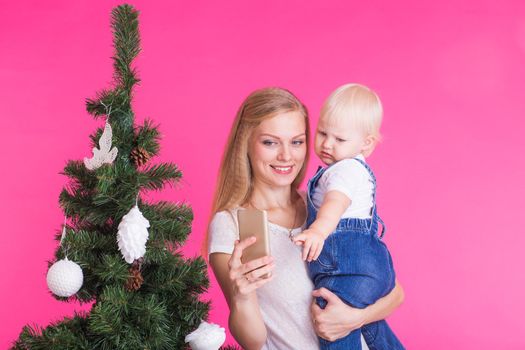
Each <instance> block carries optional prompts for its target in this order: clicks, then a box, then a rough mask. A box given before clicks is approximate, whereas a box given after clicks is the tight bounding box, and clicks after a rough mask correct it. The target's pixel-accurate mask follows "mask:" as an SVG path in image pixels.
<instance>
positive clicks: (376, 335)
mask: <svg viewBox="0 0 525 350" xmlns="http://www.w3.org/2000/svg"><path fill="white" fill-rule="evenodd" d="M353 160H355V161H357V162H359V163H361V164H362V165H363V166H364V167H365V168H366V170H367V171H368V173H369V174H370V178H371V181H372V183H373V194H372V202H373V205H372V208H371V210H370V211H371V213H370V214H371V218H370V219H357V218H342V219H341V220H340V221H339V223H338V225H337V227H336V230H335V231H334V232H332V233H331V234H330V235H329V236H328V237H327V239H326V240H325V244H324V247H323V251H322V252H321V254H320V255H319V257H318V258H317V260H315V261H312V262H309V263H308V272H309V274H310V278H311V279H312V281H313V283H314V285H315V288H316V289H318V288H321V287H325V288H327V289H329V290H330V291H332V292H333V293H334V294H336V295H337V296H338V297H339V298H340V299H341V300H342V301H343V302H345V303H347V304H349V305H351V306H353V307H357V308H360V309H361V308H365V307H366V306H368V305H370V304H373V303H375V302H376V301H377V300H378V299H379V298H381V297H383V296H385V295H387V294H388V293H389V292H390V291H391V290H392V289H393V288H394V285H395V273H394V267H393V264H392V258H391V256H390V253H389V252H388V249H387V247H386V245H385V244H384V243H383V242H382V241H381V238H382V237H383V234H384V232H385V225H384V224H383V221H382V220H381V218H380V217H379V215H378V214H377V208H376V198H375V197H376V179H375V176H374V174H373V172H372V170H371V169H370V167H369V166H368V165H367V164H366V163H365V162H363V161H361V160H360V159H357V158H353ZM327 169H328V168H322V167H319V169H318V170H317V173H316V174H315V176H314V177H313V178H312V179H310V181H309V182H308V195H307V206H308V218H307V221H306V223H307V227H310V225H311V224H312V223H313V222H314V221H315V219H316V217H317V211H318V208H316V207H315V206H314V204H313V202H312V195H313V192H314V189H315V187H316V186H317V183H318V181H319V179H320V178H321V176H322V175H323V174H324V172H325V171H326V170H327ZM379 223H381V226H382V230H381V235H380V236H378V235H377V232H378V224H379ZM316 302H317V304H318V305H319V306H320V307H321V308H323V309H324V308H325V307H326V300H324V299H323V298H317V300H316ZM361 333H362V334H363V337H364V338H365V341H366V343H367V345H368V347H369V348H370V350H387V349H388V350H397V349H404V347H403V345H401V343H400V342H399V340H398V339H397V337H396V336H395V335H394V333H393V332H392V330H391V329H390V327H389V326H388V324H387V323H386V321H384V320H381V321H378V322H373V323H370V324H367V325H365V326H363V327H361V328H360V329H356V330H354V331H353V332H351V333H350V334H348V335H347V336H346V337H344V338H341V339H338V340H336V341H334V342H330V341H327V340H325V339H323V338H319V345H320V348H321V350H328V349H329V350H340V349H341V350H342V349H344V350H360V349H361Z"/></svg>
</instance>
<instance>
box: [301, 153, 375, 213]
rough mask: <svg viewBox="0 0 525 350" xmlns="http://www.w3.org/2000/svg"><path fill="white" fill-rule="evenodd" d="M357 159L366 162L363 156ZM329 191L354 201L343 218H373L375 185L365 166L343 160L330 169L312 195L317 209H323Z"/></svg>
mask: <svg viewBox="0 0 525 350" xmlns="http://www.w3.org/2000/svg"><path fill="white" fill-rule="evenodd" d="M356 158H358V159H360V160H362V161H365V158H364V157H363V156H362V155H361V154H360V155H358V156H357V157H356ZM329 191H339V192H341V193H343V194H344V195H346V196H347V197H348V198H350V200H351V201H352V203H351V204H350V206H349V207H348V208H346V210H345V212H344V213H343V215H342V216H341V218H358V219H368V218H370V217H371V216H370V209H371V208H372V205H373V204H374V203H373V198H372V195H373V191H374V185H373V183H372V179H371V177H370V174H369V173H368V171H367V170H366V168H365V167H364V166H363V164H361V163H359V162H358V161H356V160H353V159H343V160H340V161H339V162H337V163H336V164H334V165H332V166H331V167H329V168H328V169H327V170H326V171H325V172H324V173H323V175H322V176H321V178H320V179H319V181H318V183H317V187H316V188H315V189H314V193H313V194H312V195H311V196H312V202H313V204H314V206H315V207H316V208H318V209H319V208H320V207H321V205H322V204H323V200H324V196H325V194H326V193H327V192H329Z"/></svg>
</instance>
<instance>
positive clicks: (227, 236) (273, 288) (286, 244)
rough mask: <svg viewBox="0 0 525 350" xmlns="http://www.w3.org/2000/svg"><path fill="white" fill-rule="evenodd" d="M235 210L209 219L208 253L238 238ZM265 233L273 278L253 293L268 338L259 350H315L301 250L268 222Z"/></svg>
mask: <svg viewBox="0 0 525 350" xmlns="http://www.w3.org/2000/svg"><path fill="white" fill-rule="evenodd" d="M237 210H242V208H241V209H239V208H237V209H233V210H231V211H222V212H219V213H217V214H215V216H214V217H213V219H212V221H211V223H210V230H209V233H210V240H209V242H210V243H209V247H208V253H209V254H211V253H226V254H231V253H232V252H233V246H234V243H235V241H236V240H237V239H239V233H238V232H239V231H238V228H237V227H238V225H237ZM302 230H303V228H302V227H298V228H295V229H293V230H292V235H296V234H298V233H300V232H301V231H302ZM268 231H269V236H270V252H271V255H272V257H273V258H274V261H275V268H274V271H273V275H274V278H273V280H272V281H270V282H269V283H266V284H265V285H263V286H262V287H260V288H258V289H257V291H256V293H257V300H258V302H259V307H260V309H261V314H262V317H263V320H264V324H265V325H266V331H267V335H268V336H267V338H266V344H265V345H264V347H263V349H266V350H287V349H301V350H309V349H311V350H318V349H319V342H318V340H317V335H316V334H315V332H314V328H313V324H312V320H311V317H310V305H311V303H312V295H311V293H312V290H313V284H312V282H311V281H310V279H309V278H308V274H307V271H306V264H305V262H304V261H303V260H302V259H301V249H302V247H300V246H296V245H295V244H293V243H292V242H291V240H290V238H289V236H288V235H289V230H288V229H286V228H284V227H282V226H279V225H276V224H273V223H271V222H269V223H268ZM361 343H363V349H368V348H367V347H366V344H364V341H363V339H362V338H361Z"/></svg>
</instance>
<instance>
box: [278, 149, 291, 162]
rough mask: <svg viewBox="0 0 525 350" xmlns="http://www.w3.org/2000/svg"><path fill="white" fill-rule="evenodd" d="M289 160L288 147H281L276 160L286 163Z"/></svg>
mask: <svg viewBox="0 0 525 350" xmlns="http://www.w3.org/2000/svg"><path fill="white" fill-rule="evenodd" d="M291 158H292V156H291V153H290V149H289V148H288V146H283V147H281V151H280V152H279V156H278V159H279V160H281V161H287V160H290V159H291Z"/></svg>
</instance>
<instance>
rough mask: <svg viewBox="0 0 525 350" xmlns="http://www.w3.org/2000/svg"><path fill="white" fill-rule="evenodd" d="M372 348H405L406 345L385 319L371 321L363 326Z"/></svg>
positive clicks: (378, 349)
mask: <svg viewBox="0 0 525 350" xmlns="http://www.w3.org/2000/svg"><path fill="white" fill-rule="evenodd" d="M361 332H362V333H363V337H364V338H365V341H366V344H367V345H368V348H369V349H370V350H404V349H405V348H404V346H403V345H402V344H401V342H400V341H399V339H397V337H396V335H395V334H394V332H393V331H392V329H391V328H390V326H388V323H387V322H386V321H385V320H381V321H378V322H372V323H369V324H367V325H365V326H363V327H362V328H361Z"/></svg>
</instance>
